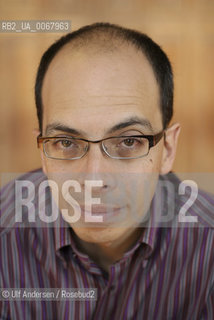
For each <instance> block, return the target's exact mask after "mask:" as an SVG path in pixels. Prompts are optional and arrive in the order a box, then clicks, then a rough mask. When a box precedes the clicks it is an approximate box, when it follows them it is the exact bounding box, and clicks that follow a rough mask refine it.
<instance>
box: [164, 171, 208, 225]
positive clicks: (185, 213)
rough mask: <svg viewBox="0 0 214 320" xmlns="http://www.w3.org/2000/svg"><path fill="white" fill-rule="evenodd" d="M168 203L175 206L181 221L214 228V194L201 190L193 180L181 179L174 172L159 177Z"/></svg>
mask: <svg viewBox="0 0 214 320" xmlns="http://www.w3.org/2000/svg"><path fill="white" fill-rule="evenodd" d="M159 184H160V188H161V189H164V190H165V197H166V198H168V203H170V204H171V207H173V208H174V216H176V218H177V219H176V220H177V221H178V222H179V223H187V225H188V223H189V226H192V225H193V224H194V227H199V228H200V227H203V228H204V227H208V228H210V229H211V230H212V231H213V228H214V195H213V194H211V193H209V192H205V191H203V190H201V189H200V188H199V187H198V185H197V183H196V182H195V181H193V180H180V179H179V178H178V176H176V175H175V174H174V173H172V172H171V173H169V174H167V175H164V176H160V178H159Z"/></svg>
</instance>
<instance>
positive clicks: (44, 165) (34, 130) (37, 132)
mask: <svg viewBox="0 0 214 320" xmlns="http://www.w3.org/2000/svg"><path fill="white" fill-rule="evenodd" d="M40 133H41V132H40V130H39V129H37V128H35V129H33V134H34V135H35V136H36V137H38V135H39V134H40ZM40 156H41V161H42V170H43V172H44V173H45V174H46V175H47V169H46V162H45V156H44V153H43V150H42V147H41V148H40Z"/></svg>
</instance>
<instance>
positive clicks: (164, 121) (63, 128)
mask: <svg viewBox="0 0 214 320" xmlns="http://www.w3.org/2000/svg"><path fill="white" fill-rule="evenodd" d="M172 103H173V79H172V71H171V67H170V63H169V61H168V59H167V57H166V55H165V54H164V53H163V51H162V50H161V49H160V47H159V46H158V45H156V44H155V43H154V42H153V41H152V40H151V39H150V38H148V37H147V36H145V35H143V34H141V33H139V32H136V31H132V30H128V29H124V28H121V27H118V26H114V25H109V24H95V25H92V26H88V27H85V28H82V29H80V30H78V31H76V32H74V33H71V34H68V35H67V36H65V37H63V38H62V39H61V40H59V41H58V42H56V43H55V44H53V45H52V46H51V47H50V48H49V49H48V50H47V52H46V53H45V54H44V55H43V58H42V60H41V64H40V67H39V71H38V75H37V82H36V104H37V111H38V117H39V123H40V131H41V133H42V135H43V136H48V137H56V136H57V137H59V136H67V137H75V138H83V139H88V140H92V141H94V140H99V139H105V138H108V137H111V136H116V137H117V136H124V135H125V136H134V135H155V134H157V133H159V132H161V131H163V129H166V127H167V125H168V124H169V122H170V119H171V117H172ZM178 133H179V125H176V124H175V125H174V126H172V127H170V128H168V129H167V130H166V131H165V137H163V138H162V139H161V140H160V141H159V142H158V143H157V144H156V145H155V146H154V147H152V148H151V149H150V150H149V153H148V154H147V155H145V156H144V157H142V158H137V159H112V158H110V157H109V156H108V155H107V154H106V153H105V152H103V149H102V148H100V145H98V144H90V147H89V150H88V152H87V153H86V154H85V156H84V157H82V158H80V159H76V160H55V159H50V158H47V157H46V156H45V155H44V153H43V151H42V162H43V170H44V172H45V173H46V174H47V175H48V176H49V177H50V178H53V177H54V179H55V180H56V181H57V182H58V184H59V185H60V184H62V181H64V180H65V178H66V179H75V178H76V179H77V180H78V181H79V182H80V184H81V186H82V189H83V190H84V188H85V181H86V180H88V179H94V180H96V179H102V181H103V186H102V187H100V188H97V189H96V190H95V193H96V195H97V196H98V197H100V198H101V199H102V203H103V205H102V206H97V207H95V209H94V213H95V214H103V215H105V216H106V217H105V218H106V220H105V223H103V224H101V227H100V228H95V227H94V228H92V227H91V225H90V224H84V222H82V221H80V222H79V224H78V223H76V224H75V225H72V227H73V229H74V231H75V232H76V233H77V235H78V236H79V237H80V238H81V239H83V240H86V241H91V242H105V241H110V240H111V241H114V240H119V239H121V238H122V237H124V236H125V235H128V234H129V233H130V230H131V229H132V228H133V227H136V221H133V208H135V211H137V212H138V214H139V215H140V217H143V216H145V213H146V212H147V211H148V208H149V205H150V203H151V200H152V197H153V195H154V192H155V188H156V184H157V180H158V175H159V173H162V174H165V173H167V172H169V171H170V170H171V167H172V164H173V160H174V156H175V150H176V143H177V138H178ZM57 143H61V142H60V139H59V141H58V142H57ZM135 143H139V140H136V142H135ZM116 147H118V146H116ZM126 147H127V145H126ZM132 147H133V146H132V145H131V146H129V148H132ZM61 148H62V147H61ZM63 148H64V149H66V148H67V146H65V145H63ZM63 175H64V178H62V176H63ZM69 192H70V191H69ZM71 193H72V191H71ZM73 197H74V198H75V195H74V192H73ZM78 200H79V203H80V204H81V205H82V204H83V197H81V196H79V199H78ZM64 205H66V204H65V202H63V200H62V199H61V201H60V208H62V207H63V206H64ZM110 207H111V208H110ZM105 208H107V209H108V210H107V209H105ZM109 210H110V211H111V213H110V214H109V215H107V214H105V211H109ZM82 211H84V208H83V209H82ZM112 216H113V218H114V219H115V216H118V218H119V220H120V224H118V225H117V227H116V226H115V225H114V224H113V222H112V221H113V220H114V219H112ZM111 219H112V220H111Z"/></svg>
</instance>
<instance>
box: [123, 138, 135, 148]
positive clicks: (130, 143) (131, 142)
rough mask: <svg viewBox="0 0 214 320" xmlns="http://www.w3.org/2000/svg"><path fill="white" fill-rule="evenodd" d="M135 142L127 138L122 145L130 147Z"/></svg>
mask: <svg viewBox="0 0 214 320" xmlns="http://www.w3.org/2000/svg"><path fill="white" fill-rule="evenodd" d="M135 142H136V139H134V138H127V139H124V140H123V143H124V144H125V146H126V147H132V146H133V145H134V143H135Z"/></svg>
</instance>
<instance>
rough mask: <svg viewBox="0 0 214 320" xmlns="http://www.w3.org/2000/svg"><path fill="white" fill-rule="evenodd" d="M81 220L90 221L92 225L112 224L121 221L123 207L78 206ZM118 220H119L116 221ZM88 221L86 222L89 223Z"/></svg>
mask: <svg viewBox="0 0 214 320" xmlns="http://www.w3.org/2000/svg"><path fill="white" fill-rule="evenodd" d="M80 209H81V220H84V221H86V220H88V219H89V220H91V222H92V223H99V224H100V225H101V224H102V223H112V222H118V221H122V213H123V211H124V210H125V206H124V207H118V206H109V205H95V204H93V205H80ZM118 219H119V220H118ZM89 220H88V222H89Z"/></svg>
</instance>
